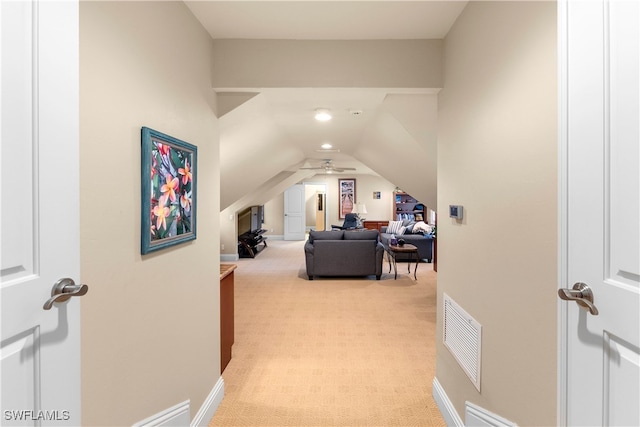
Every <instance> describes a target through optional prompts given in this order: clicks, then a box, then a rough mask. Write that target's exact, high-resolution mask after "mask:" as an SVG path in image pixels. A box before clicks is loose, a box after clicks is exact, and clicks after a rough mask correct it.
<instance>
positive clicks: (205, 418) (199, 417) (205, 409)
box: [191, 377, 224, 427]
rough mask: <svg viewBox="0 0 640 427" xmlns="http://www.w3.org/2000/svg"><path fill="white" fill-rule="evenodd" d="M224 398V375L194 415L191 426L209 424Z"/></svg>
mask: <svg viewBox="0 0 640 427" xmlns="http://www.w3.org/2000/svg"><path fill="white" fill-rule="evenodd" d="M223 398H224V380H223V379H222V377H220V378H218V381H217V382H216V384H215V385H214V386H213V389H211V392H210V393H209V395H208V396H207V398H206V399H205V400H204V403H203V404H202V406H201V407H200V409H199V410H198V413H197V414H196V415H195V417H193V420H192V421H191V427H196V426H203V427H204V426H208V425H209V423H210V422H211V418H213V414H215V413H216V411H217V410H218V407H219V406H220V403H222V399H223Z"/></svg>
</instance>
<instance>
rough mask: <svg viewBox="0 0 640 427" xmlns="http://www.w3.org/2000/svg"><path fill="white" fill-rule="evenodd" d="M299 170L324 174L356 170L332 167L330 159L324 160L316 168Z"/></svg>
mask: <svg viewBox="0 0 640 427" xmlns="http://www.w3.org/2000/svg"><path fill="white" fill-rule="evenodd" d="M300 169H304V170H324V172H325V173H334V172H344V171H346V170H349V171H354V170H356V168H349V167H339V166H334V164H333V163H332V162H331V159H325V160H324V163H322V164H321V165H320V166H317V167H313V168H300Z"/></svg>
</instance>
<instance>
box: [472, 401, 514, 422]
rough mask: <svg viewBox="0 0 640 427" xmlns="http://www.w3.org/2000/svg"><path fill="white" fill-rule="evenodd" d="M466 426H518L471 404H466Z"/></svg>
mask: <svg viewBox="0 0 640 427" xmlns="http://www.w3.org/2000/svg"><path fill="white" fill-rule="evenodd" d="M464 421H465V425H467V426H471V427H516V426H517V424H515V423H513V422H511V421H509V420H507V419H504V418H502V417H501V416H499V415H496V414H494V413H492V412H489V411H487V410H486V409H484V408H481V407H480V406H478V405H475V404H473V403H471V402H465V414H464Z"/></svg>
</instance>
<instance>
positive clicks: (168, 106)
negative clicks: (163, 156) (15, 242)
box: [80, 2, 220, 426]
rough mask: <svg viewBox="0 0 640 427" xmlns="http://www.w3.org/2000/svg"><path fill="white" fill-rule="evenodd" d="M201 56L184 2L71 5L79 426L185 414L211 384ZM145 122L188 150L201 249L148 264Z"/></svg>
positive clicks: (162, 254) (206, 49)
mask: <svg viewBox="0 0 640 427" xmlns="http://www.w3.org/2000/svg"><path fill="white" fill-rule="evenodd" d="M211 52H212V41H211V39H210V38H209V36H208V34H207V33H206V32H205V31H204V29H203V28H202V27H201V26H200V24H199V23H198V21H196V20H195V18H194V17H193V16H192V14H191V12H190V11H189V9H187V8H186V6H185V5H184V4H183V3H181V2H81V3H80V110H81V113H80V122H81V125H80V162H81V165H80V178H81V188H80V198H81V206H80V207H81V251H82V252H81V278H82V282H83V283H87V284H88V285H89V289H90V290H89V293H88V294H87V295H86V296H85V297H83V299H82V408H83V412H82V424H83V425H92V426H98V425H111V426H120V425H132V424H133V423H135V422H138V421H141V420H143V419H145V418H147V417H149V416H152V415H154V414H156V413H158V412H159V411H162V410H165V409H167V408H169V407H172V406H174V405H176V404H178V403H181V402H183V401H185V400H190V406H191V417H192V418H193V416H194V415H195V412H196V411H197V410H198V409H199V408H200V407H201V406H202V404H203V402H204V400H205V398H206V397H207V395H208V394H209V392H210V391H211V390H212V388H213V387H214V385H215V384H216V381H218V379H219V378H220V346H219V339H220V334H219V330H220V329H219V328H220V325H219V263H218V260H219V257H220V251H219V243H218V242H219V240H220V238H219V230H218V228H219V223H218V221H217V218H218V215H219V211H220V208H219V188H220V183H219V151H218V120H217V119H216V117H215V115H214V106H215V93H214V92H213V91H212V90H211V72H210V68H211ZM142 126H148V127H150V128H152V129H155V130H158V131H160V132H163V133H166V134H169V135H171V136H174V137H176V138H178V139H182V140H184V141H187V142H190V143H192V144H194V145H196V146H197V147H198V167H197V174H198V189H197V191H198V199H197V202H198V206H197V219H198V225H197V240H195V241H193V242H189V243H184V244H181V245H177V246H173V247H172V248H168V249H164V250H160V251H158V252H154V253H152V254H149V255H145V256H141V255H140V232H141V230H140V204H141V200H140V197H141V191H140V151H141V150H140V128H141V127H142ZM212 218H215V219H216V220H212Z"/></svg>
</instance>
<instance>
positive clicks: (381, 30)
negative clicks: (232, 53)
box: [185, 0, 467, 40]
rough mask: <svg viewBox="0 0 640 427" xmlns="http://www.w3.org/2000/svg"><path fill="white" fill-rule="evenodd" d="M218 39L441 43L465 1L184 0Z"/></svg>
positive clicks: (212, 35)
mask: <svg viewBox="0 0 640 427" xmlns="http://www.w3.org/2000/svg"><path fill="white" fill-rule="evenodd" d="M185 3H186V4H187V6H188V7H189V8H190V9H191V11H192V12H193V14H194V15H195V16H196V18H198V20H199V21H200V22H201V23H202V24H203V25H204V27H205V28H206V29H207V31H208V32H209V34H211V37H213V38H214V39H230V38H236V39H289V40H372V39H373V40H386V39H442V38H444V36H445V35H446V34H447V32H448V31H449V28H451V25H452V24H453V22H454V21H455V20H456V18H457V17H458V15H459V14H460V12H461V11H462V9H464V7H465V6H466V4H467V2H466V1H456V0H448V1H433V0H428V1H424V0H422V1H420V0H417V1H388V0H387V1H384V0H379V1H340V0H323V1H186V2H185Z"/></svg>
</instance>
